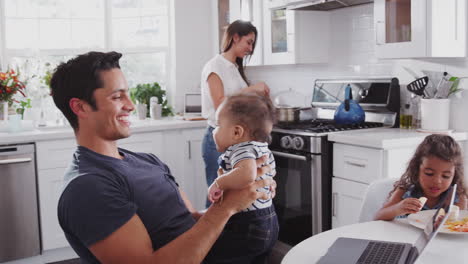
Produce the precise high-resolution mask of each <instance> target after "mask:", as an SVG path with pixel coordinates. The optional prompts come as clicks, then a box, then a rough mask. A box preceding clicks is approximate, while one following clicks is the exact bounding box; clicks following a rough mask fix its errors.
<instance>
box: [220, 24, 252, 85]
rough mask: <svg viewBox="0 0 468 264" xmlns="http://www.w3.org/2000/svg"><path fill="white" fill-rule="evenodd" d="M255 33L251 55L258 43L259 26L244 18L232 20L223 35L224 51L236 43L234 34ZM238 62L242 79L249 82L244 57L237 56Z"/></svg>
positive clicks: (245, 34) (240, 35)
mask: <svg viewBox="0 0 468 264" xmlns="http://www.w3.org/2000/svg"><path fill="white" fill-rule="evenodd" d="M252 32H253V33H254V34H255V40H254V43H253V44H252V53H251V54H250V55H249V58H250V56H251V55H252V54H253V52H254V50H255V45H256V44H257V28H256V27H255V26H254V25H252V23H250V22H249V21H243V20H236V21H234V22H232V23H231V24H230V25H229V26H228V27H227V28H226V31H225V32H224V36H223V45H222V47H223V48H222V51H223V52H226V51H228V50H229V49H231V47H232V44H233V43H234V35H236V34H237V35H238V36H239V37H241V38H242V37H243V36H247V35H248V34H250V33H252ZM236 64H237V69H238V70H239V73H240V75H241V76H242V79H244V81H245V82H246V83H247V84H249V82H248V81H247V77H245V73H244V69H245V66H244V58H236Z"/></svg>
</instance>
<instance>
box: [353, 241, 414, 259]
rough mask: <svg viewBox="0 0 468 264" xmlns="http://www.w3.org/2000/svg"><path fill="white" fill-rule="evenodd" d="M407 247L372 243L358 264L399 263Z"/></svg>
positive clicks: (386, 243)
mask: <svg viewBox="0 0 468 264" xmlns="http://www.w3.org/2000/svg"><path fill="white" fill-rule="evenodd" d="M404 248H405V245H403V244H396V243H388V242H374V241H371V242H369V244H368V245H367V247H366V249H365V250H364V252H363V253H362V255H361V257H360V258H359V260H358V262H357V263H358V264H375V263H379V264H391V263H398V260H399V259H400V256H401V254H402V253H403V249H404Z"/></svg>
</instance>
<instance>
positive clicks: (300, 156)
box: [270, 128, 332, 246]
mask: <svg viewBox="0 0 468 264" xmlns="http://www.w3.org/2000/svg"><path fill="white" fill-rule="evenodd" d="M270 148H271V150H272V152H273V155H274V156H275V161H276V176H275V180H276V182H277V185H278V187H277V191H276V197H275V199H273V203H274V205H275V209H276V213H277V215H278V221H279V225H280V233H279V238H278V240H279V242H280V243H282V244H284V245H287V246H294V245H296V244H298V243H299V242H301V241H302V240H304V239H306V238H308V237H310V236H312V235H315V234H318V233H320V232H322V231H325V230H328V229H330V227H331V209H330V208H331V199H330V197H331V172H330V171H329V168H330V162H331V161H330V157H332V155H331V154H330V153H329V152H330V151H331V145H330V144H329V143H328V141H327V138H326V136H316V137H315V136H310V135H300V133H299V134H296V135H294V134H292V133H291V131H282V130H281V129H278V128H275V129H274V131H273V132H272V143H271V145H270Z"/></svg>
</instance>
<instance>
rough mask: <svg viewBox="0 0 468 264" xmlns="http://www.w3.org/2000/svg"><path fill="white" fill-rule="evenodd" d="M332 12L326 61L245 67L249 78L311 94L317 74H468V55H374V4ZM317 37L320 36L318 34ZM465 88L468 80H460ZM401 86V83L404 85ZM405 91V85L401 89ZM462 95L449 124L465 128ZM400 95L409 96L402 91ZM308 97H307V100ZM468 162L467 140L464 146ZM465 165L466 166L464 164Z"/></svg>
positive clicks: (405, 78)
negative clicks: (385, 57)
mask: <svg viewBox="0 0 468 264" xmlns="http://www.w3.org/2000/svg"><path fill="white" fill-rule="evenodd" d="M329 12H331V21H332V22H331V23H332V24H331V31H332V33H331V41H330V43H331V46H330V48H331V52H330V54H332V55H331V56H330V62H329V63H328V64H317V65H313V64H310V65H283V66H257V67H249V68H248V69H247V76H248V78H249V79H250V80H264V81H266V82H267V84H268V85H269V86H270V88H271V90H272V94H273V95H274V94H275V93H278V92H279V91H281V90H284V89H287V88H288V87H292V88H294V89H295V90H297V91H300V92H302V93H303V94H304V95H306V96H309V98H310V96H311V91H312V87H313V84H314V81H315V79H316V78H333V77H335V78H337V77H346V76H396V77H397V78H398V79H399V80H400V83H401V84H405V85H406V84H408V83H409V82H411V81H412V80H414V77H412V76H411V75H409V74H408V73H407V72H406V71H405V70H404V69H403V68H402V66H406V67H409V68H411V69H412V70H414V71H415V72H416V73H418V74H422V73H421V70H433V71H440V72H443V71H447V72H449V73H450V74H452V75H453V76H468V58H457V59H405V60H402V59H399V60H379V59H377V58H376V57H375V51H374V40H375V33H374V27H373V4H366V5H360V6H354V7H349V8H343V9H337V10H334V11H329ZM317 41H320V36H317ZM463 84H464V86H463V85H462V86H463V88H465V89H468V82H464V83H463ZM403 88H404V87H403ZM403 91H404V92H406V91H405V89H403ZM461 95H462V96H461V98H456V97H453V98H451V104H452V105H451V118H450V128H452V129H456V130H462V131H468V116H467V114H466V113H468V103H467V102H468V99H467V98H468V91H466V90H465V91H463V93H462V94H461ZM402 96H406V97H407V96H408V95H405V94H403V95H402ZM309 101H310V100H309ZM464 149H465V153H466V154H467V155H465V161H466V162H465V164H468V144H467V146H464ZM467 168H468V167H467Z"/></svg>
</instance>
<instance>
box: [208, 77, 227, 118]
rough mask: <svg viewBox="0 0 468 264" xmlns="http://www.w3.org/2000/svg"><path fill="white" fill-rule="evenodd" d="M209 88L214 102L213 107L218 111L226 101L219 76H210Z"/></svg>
mask: <svg viewBox="0 0 468 264" xmlns="http://www.w3.org/2000/svg"><path fill="white" fill-rule="evenodd" d="M207 82H208V87H209V88H210V95H211V101H212V102H213V106H214V108H215V109H218V106H219V105H220V104H221V103H222V102H223V100H224V85H223V81H221V78H219V76H218V74H216V73H214V72H212V73H210V75H208V79H207Z"/></svg>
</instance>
